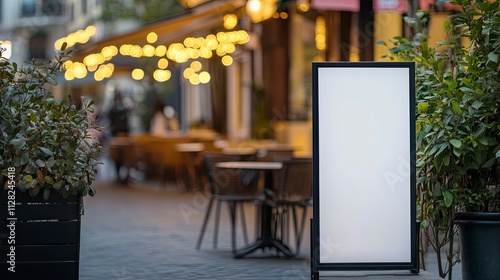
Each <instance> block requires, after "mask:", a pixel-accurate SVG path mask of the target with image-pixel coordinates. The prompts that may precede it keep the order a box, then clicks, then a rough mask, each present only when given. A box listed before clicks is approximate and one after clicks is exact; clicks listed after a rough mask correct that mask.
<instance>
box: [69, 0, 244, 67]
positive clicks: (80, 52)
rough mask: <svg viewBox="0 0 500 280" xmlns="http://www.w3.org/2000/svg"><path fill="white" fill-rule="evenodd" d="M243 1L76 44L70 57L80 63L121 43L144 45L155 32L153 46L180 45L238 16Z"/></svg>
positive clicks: (211, 4) (200, 8) (209, 5)
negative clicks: (228, 18)
mask: <svg viewBox="0 0 500 280" xmlns="http://www.w3.org/2000/svg"><path fill="white" fill-rule="evenodd" d="M245 3H246V2H245V1H244V0H230V1H212V2H209V3H205V4H203V5H200V6H198V7H196V8H193V9H191V10H190V12H189V13H188V14H185V15H180V16H177V17H174V18H171V19H167V20H164V21H161V22H158V23H155V24H151V25H148V26H145V27H142V28H140V29H138V30H135V31H133V32H130V33H126V34H122V35H119V36H116V37H110V38H107V39H105V40H102V41H98V42H94V43H89V44H85V45H78V46H76V47H75V52H74V53H73V55H72V60H73V61H82V60H83V58H84V57H85V56H86V55H89V54H92V53H98V52H100V51H101V50H102V48H104V47H106V46H110V45H115V46H117V47H118V48H119V47H120V46H121V45H123V44H136V45H145V44H147V41H146V36H147V34H149V33H150V32H156V33H157V35H158V40H157V41H156V43H155V45H159V44H163V45H167V46H168V45H169V44H171V43H182V41H183V40H184V39H185V38H186V37H189V36H194V35H195V34H197V33H198V32H200V31H204V30H206V31H207V34H208V31H210V30H212V29H214V28H217V27H221V26H222V24H223V16H224V15H225V14H228V13H234V14H237V15H239V14H240V13H242V12H243V11H244V10H243V9H242V8H244V6H245Z"/></svg>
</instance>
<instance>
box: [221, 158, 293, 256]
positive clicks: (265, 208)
mask: <svg viewBox="0 0 500 280" xmlns="http://www.w3.org/2000/svg"><path fill="white" fill-rule="evenodd" d="M215 166H216V167H219V168H231V169H246V170H257V171H264V172H265V180H264V188H266V189H269V190H272V189H273V177H272V176H273V170H279V169H281V168H283V164H282V163H281V162H264V161H230V162H219V163H217V164H216V165H215ZM272 211H273V208H272V206H270V205H268V204H266V203H263V205H262V211H261V219H260V222H261V226H260V229H261V233H260V236H259V237H258V238H257V240H256V241H255V242H253V243H251V244H249V245H247V246H245V247H244V248H242V249H239V250H237V251H236V253H235V254H234V257H235V258H243V257H244V256H246V255H248V254H250V253H252V252H254V251H256V250H258V249H265V248H270V249H271V248H276V250H277V251H278V252H282V253H283V254H284V255H285V256H287V257H293V253H292V251H291V250H290V249H289V248H288V246H287V245H285V244H283V242H282V241H281V240H278V239H275V238H274V235H273V232H272V229H271V228H272V223H273V213H272Z"/></svg>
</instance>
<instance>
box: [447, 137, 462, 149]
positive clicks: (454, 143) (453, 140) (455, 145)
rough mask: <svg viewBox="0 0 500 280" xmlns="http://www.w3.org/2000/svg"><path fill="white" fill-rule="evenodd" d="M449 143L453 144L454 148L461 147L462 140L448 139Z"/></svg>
mask: <svg viewBox="0 0 500 280" xmlns="http://www.w3.org/2000/svg"><path fill="white" fill-rule="evenodd" d="M450 144H452V145H453V147H455V148H460V147H462V141H460V140H458V139H451V140H450Z"/></svg>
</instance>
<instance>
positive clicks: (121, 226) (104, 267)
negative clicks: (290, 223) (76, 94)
mask: <svg viewBox="0 0 500 280" xmlns="http://www.w3.org/2000/svg"><path fill="white" fill-rule="evenodd" d="M95 187H96V189H97V194H96V196H95V197H85V198H84V207H85V214H84V215H83V216H82V230H81V249H80V252H81V253H80V279H82V280H87V279H88V280H99V279H109V280H113V279H116V280H126V279H134V280H135V279H147V280H153V279H158V280H164V279H309V278H310V262H309V259H308V256H309V245H308V244H306V243H307V242H309V235H308V234H307V235H306V236H305V238H304V242H303V244H302V247H301V253H300V254H299V256H297V257H295V258H291V259H286V258H284V257H279V256H276V255H275V253H274V251H273V252H255V253H254V254H252V255H250V256H248V257H245V258H243V259H234V258H233V257H232V254H231V246H230V243H231V242H230V227H229V222H228V220H229V219H228V214H227V208H222V211H221V220H220V225H219V241H218V247H217V249H214V248H213V247H212V244H213V243H212V237H213V234H212V233H213V219H212V220H211V221H210V222H209V225H208V227H207V231H206V234H205V238H204V240H203V243H202V247H201V250H196V249H195V245H196V240H197V238H198V234H199V230H200V228H201V224H202V220H203V215H204V213H205V208H206V205H207V203H208V197H207V196H206V195H205V194H203V193H202V192H184V191H183V190H181V189H178V188H176V187H175V186H168V187H166V188H163V187H162V186H161V185H160V184H159V183H155V182H153V183H146V182H140V183H137V182H136V183H132V184H131V185H130V186H129V187H123V186H120V185H115V184H113V183H109V182H106V181H102V180H101V181H98V182H97V183H96V184H95ZM254 211H255V210H254V206H253V205H252V204H248V205H246V207H245V213H246V219H247V224H249V225H252V224H253V223H254V222H253V221H255V220H254V219H255V212H254ZM310 211H311V209H310ZM212 218H213V217H212ZM238 230H239V231H240V232H238V236H237V242H238V243H237V244H238V246H242V245H243V236H242V233H241V226H238ZM248 232H249V239H250V241H252V240H253V238H254V232H255V229H254V227H252V226H250V227H249V228H248ZM328 273H330V272H325V274H328ZM358 274H359V273H358ZM368 274H370V273H368ZM404 274H405V273H404V272H396V273H395V275H393V274H387V273H385V274H384V273H380V272H374V273H371V274H370V275H371V276H370V277H371V278H370V277H368V278H367V277H365V276H366V275H367V273H364V274H360V275H359V276H360V278H359V279H440V278H437V277H435V275H434V274H432V273H428V272H422V273H421V274H420V275H419V276H417V277H415V276H412V275H410V276H405V275H404ZM321 275H322V276H323V272H322V273H321ZM326 276H328V275H326ZM330 276H331V275H330ZM335 276H337V277H333V278H334V279H351V280H352V279H357V278H356V277H353V276H356V274H354V275H352V274H351V275H349V274H346V273H343V274H342V273H340V274H338V275H335ZM344 277H345V278H344ZM407 277H408V278H407ZM326 278H328V279H330V277H326ZM322 279H323V277H322Z"/></svg>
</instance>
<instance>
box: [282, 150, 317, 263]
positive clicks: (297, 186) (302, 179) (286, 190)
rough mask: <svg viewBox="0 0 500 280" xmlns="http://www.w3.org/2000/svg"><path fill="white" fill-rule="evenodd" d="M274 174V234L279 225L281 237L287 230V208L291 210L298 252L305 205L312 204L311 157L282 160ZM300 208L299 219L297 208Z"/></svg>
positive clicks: (302, 233) (303, 224) (304, 222)
mask: <svg viewBox="0 0 500 280" xmlns="http://www.w3.org/2000/svg"><path fill="white" fill-rule="evenodd" d="M276 172H277V173H275V176H274V184H275V188H274V194H273V196H274V202H275V203H276V211H275V214H276V226H275V227H276V231H275V232H276V234H277V232H278V230H277V229H278V227H281V237H282V238H284V237H285V234H288V232H289V225H288V220H289V214H290V213H289V211H288V210H289V209H291V210H292V218H293V227H294V234H295V237H296V252H295V255H297V254H298V253H299V250H300V244H301V242H302V237H303V235H304V228H305V224H306V214H307V207H308V206H310V205H311V204H312V184H313V182H312V180H313V178H312V159H311V158H293V159H291V160H287V161H284V162H283V168H282V169H281V170H278V171H276ZM298 208H300V209H302V216H301V217H300V220H298V217H297V209H298Z"/></svg>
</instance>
